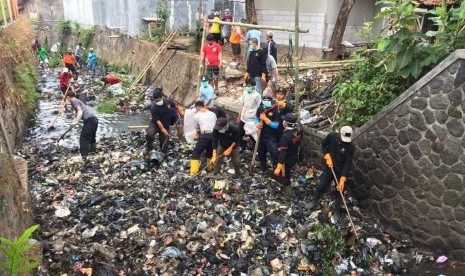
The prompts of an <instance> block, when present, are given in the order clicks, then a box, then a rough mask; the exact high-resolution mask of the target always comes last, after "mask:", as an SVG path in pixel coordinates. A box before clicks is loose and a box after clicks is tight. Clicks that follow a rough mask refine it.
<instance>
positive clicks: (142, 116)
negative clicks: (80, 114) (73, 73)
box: [26, 70, 150, 147]
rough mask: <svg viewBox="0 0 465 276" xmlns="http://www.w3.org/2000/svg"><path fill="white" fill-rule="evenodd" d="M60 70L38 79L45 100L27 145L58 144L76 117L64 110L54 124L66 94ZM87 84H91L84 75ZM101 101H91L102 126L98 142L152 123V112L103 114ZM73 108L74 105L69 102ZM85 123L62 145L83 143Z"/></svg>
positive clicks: (29, 134)
mask: <svg viewBox="0 0 465 276" xmlns="http://www.w3.org/2000/svg"><path fill="white" fill-rule="evenodd" d="M57 76H58V71H56V70H55V71H54V72H53V73H51V74H43V75H40V76H38V88H37V90H38V91H40V92H39V93H40V94H41V99H40V100H39V102H38V108H37V110H36V113H35V116H34V118H33V120H32V124H31V127H30V128H29V129H28V131H27V135H26V142H27V141H33V140H34V141H35V142H40V143H41V144H47V143H55V142H56V140H57V138H58V137H60V136H61V135H62V134H63V133H64V132H65V131H66V130H67V129H68V128H69V126H70V125H71V122H72V121H73V118H74V111H63V112H62V113H61V114H60V115H59V116H58V118H57V121H56V123H55V124H54V125H53V128H50V127H51V126H52V123H53V121H54V120H55V118H56V117H57V114H58V110H59V107H60V103H61V98H62V93H61V90H60V89H59V87H58V77H57ZM84 81H85V82H89V84H90V81H89V79H88V78H86V77H85V76H84ZM98 104H99V102H98V100H96V101H90V102H88V103H87V106H89V108H90V109H91V110H92V112H93V113H94V114H95V115H96V116H97V118H98V120H99V126H98V130H97V142H98V141H99V139H100V137H102V136H112V135H118V134H120V133H123V132H127V131H128V126H131V125H147V124H148V122H149V120H150V114H149V112H148V111H147V112H141V111H135V112H132V111H130V112H129V113H124V114H118V113H115V114H103V113H99V112H98V111H97V110H96V109H97V106H98ZM68 107H69V109H70V104H69V103H68ZM81 125H82V122H81V123H80V124H79V125H78V126H79V127H76V128H74V129H72V130H71V131H70V132H69V133H68V134H67V135H66V137H65V138H63V139H62V140H61V141H60V145H61V146H65V147H74V146H77V145H78V144H79V133H80V131H81Z"/></svg>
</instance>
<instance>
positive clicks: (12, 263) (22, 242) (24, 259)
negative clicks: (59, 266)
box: [0, 225, 40, 276]
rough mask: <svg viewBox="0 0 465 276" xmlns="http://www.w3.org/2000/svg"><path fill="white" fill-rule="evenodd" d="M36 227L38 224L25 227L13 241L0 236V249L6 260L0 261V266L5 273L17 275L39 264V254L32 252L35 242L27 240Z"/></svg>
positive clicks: (35, 245)
mask: <svg viewBox="0 0 465 276" xmlns="http://www.w3.org/2000/svg"><path fill="white" fill-rule="evenodd" d="M37 228H39V225H34V226H32V227H30V228H28V229H26V230H25V231H24V232H23V234H22V235H21V236H20V237H19V238H18V239H17V240H15V241H12V240H9V239H6V238H3V237H0V241H1V245H0V251H1V252H2V253H3V255H4V256H5V257H6V261H2V262H0V267H1V268H3V269H4V270H5V272H6V273H7V275H9V276H10V275H18V274H20V273H23V272H26V271H29V270H31V269H33V268H35V267H37V266H38V265H39V260H40V255H38V254H37V253H35V252H34V249H35V248H36V247H37V243H30V242H29V238H30V237H31V235H32V234H33V233H34V231H36V230H37Z"/></svg>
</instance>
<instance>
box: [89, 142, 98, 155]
mask: <svg viewBox="0 0 465 276" xmlns="http://www.w3.org/2000/svg"><path fill="white" fill-rule="evenodd" d="M96 151H97V144H96V143H93V144H90V152H92V153H95V152H96Z"/></svg>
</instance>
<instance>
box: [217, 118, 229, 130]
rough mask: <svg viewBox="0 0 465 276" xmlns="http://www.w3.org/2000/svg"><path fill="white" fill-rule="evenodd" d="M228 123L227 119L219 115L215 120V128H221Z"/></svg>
mask: <svg viewBox="0 0 465 276" xmlns="http://www.w3.org/2000/svg"><path fill="white" fill-rule="evenodd" d="M227 124H228V119H226V118H224V117H221V118H218V119H217V120H216V124H215V129H216V130H219V129H223V128H224V127H225V126H226V125H227Z"/></svg>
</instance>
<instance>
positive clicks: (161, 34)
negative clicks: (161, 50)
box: [150, 1, 171, 42]
mask: <svg viewBox="0 0 465 276" xmlns="http://www.w3.org/2000/svg"><path fill="white" fill-rule="evenodd" d="M170 14H171V10H170V9H169V8H168V5H167V4H166V2H164V1H163V2H160V3H159V4H158V5H157V7H156V8H155V15H156V17H157V18H158V19H159V20H161V21H162V22H163V23H162V25H161V27H160V28H159V29H156V30H152V32H151V37H150V39H152V40H154V41H157V42H161V41H163V40H164V39H165V36H166V20H168V19H169V18H170Z"/></svg>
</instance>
